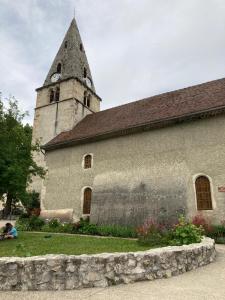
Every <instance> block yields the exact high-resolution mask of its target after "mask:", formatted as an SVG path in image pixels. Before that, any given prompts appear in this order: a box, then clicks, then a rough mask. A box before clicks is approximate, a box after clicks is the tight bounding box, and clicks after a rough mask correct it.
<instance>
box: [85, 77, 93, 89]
mask: <svg viewBox="0 0 225 300" xmlns="http://www.w3.org/2000/svg"><path fill="white" fill-rule="evenodd" d="M84 81H85V83H86V85H87V86H88V87H89V88H91V87H92V82H91V79H90V78H88V77H86V78H84Z"/></svg>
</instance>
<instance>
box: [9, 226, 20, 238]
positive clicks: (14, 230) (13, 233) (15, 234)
mask: <svg viewBox="0 0 225 300" xmlns="http://www.w3.org/2000/svg"><path fill="white" fill-rule="evenodd" d="M8 234H9V235H12V236H13V237H14V238H15V237H17V236H18V233H17V230H16V228H15V227H13V228H12V229H11V230H10V231H9V232H8Z"/></svg>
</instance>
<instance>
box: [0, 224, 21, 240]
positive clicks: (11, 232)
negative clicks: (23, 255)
mask: <svg viewBox="0 0 225 300" xmlns="http://www.w3.org/2000/svg"><path fill="white" fill-rule="evenodd" d="M17 236H18V233H17V230H16V228H15V227H13V225H12V224H11V223H6V224H5V228H4V230H3V234H2V235H1V240H3V239H15V238H17Z"/></svg>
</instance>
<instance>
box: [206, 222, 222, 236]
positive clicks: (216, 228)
mask: <svg viewBox="0 0 225 300" xmlns="http://www.w3.org/2000/svg"><path fill="white" fill-rule="evenodd" d="M208 236H210V237H212V238H215V239H216V240H217V239H218V238H223V237H224V238H225V226H224V225H223V224H219V225H212V229H211V231H210V232H209V233H208Z"/></svg>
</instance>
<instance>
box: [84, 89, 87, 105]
mask: <svg viewBox="0 0 225 300" xmlns="http://www.w3.org/2000/svg"><path fill="white" fill-rule="evenodd" d="M84 105H85V106H86V105H87V91H84Z"/></svg>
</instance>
